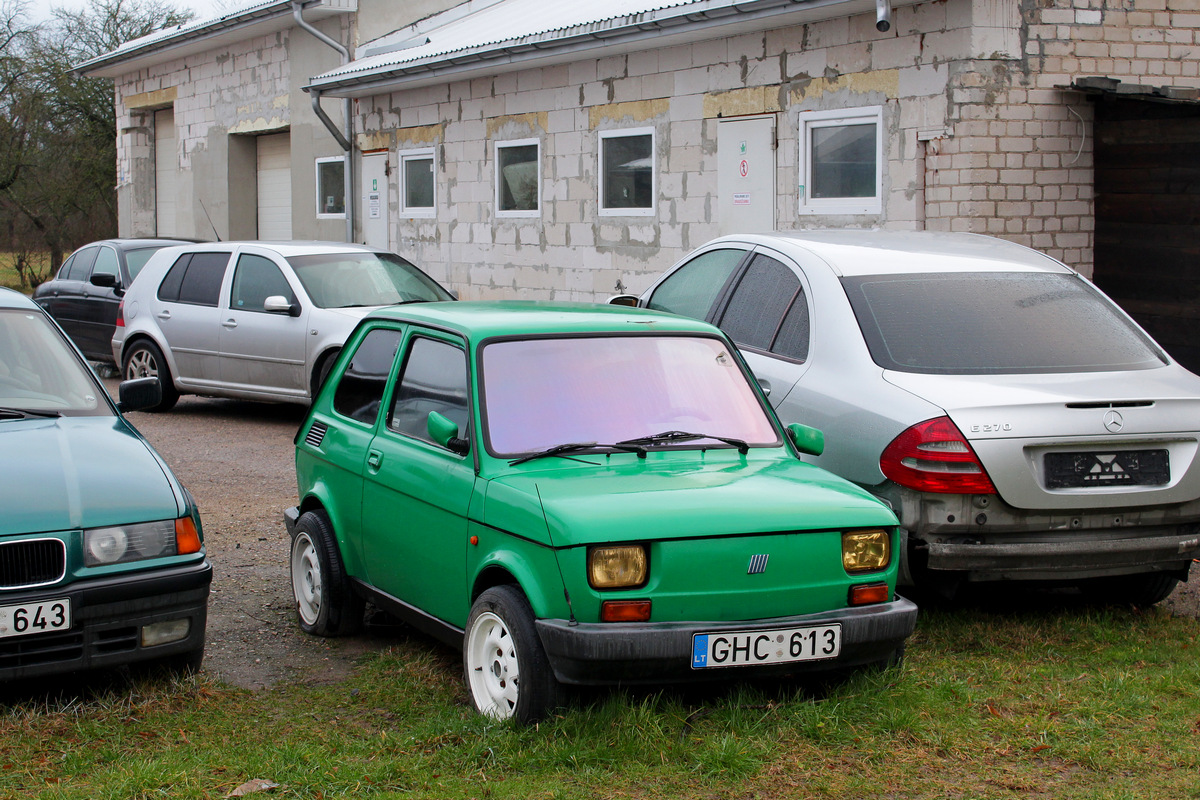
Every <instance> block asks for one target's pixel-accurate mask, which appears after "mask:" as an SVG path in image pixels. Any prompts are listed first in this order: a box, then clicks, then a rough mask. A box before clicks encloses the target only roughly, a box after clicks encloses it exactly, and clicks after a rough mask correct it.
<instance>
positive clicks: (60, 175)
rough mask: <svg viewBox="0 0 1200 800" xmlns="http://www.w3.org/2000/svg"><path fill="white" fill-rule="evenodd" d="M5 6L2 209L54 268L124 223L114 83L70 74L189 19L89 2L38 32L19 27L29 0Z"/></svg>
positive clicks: (172, 12) (123, 2)
mask: <svg viewBox="0 0 1200 800" xmlns="http://www.w3.org/2000/svg"><path fill="white" fill-rule="evenodd" d="M0 3H3V4H4V5H3V6H0V8H3V9H6V10H7V12H6V13H8V19H9V21H10V26H9V30H11V31H12V33H11V34H10V36H9V39H10V41H11V43H12V44H11V45H10V49H11V52H12V54H13V61H12V63H11V64H8V65H7V66H4V73H3V74H0V81H4V80H5V79H6V78H5V76H10V77H8V78H7V80H8V84H7V89H8V90H7V91H5V92H4V94H3V100H0V112H5V113H3V114H2V116H4V117H5V118H6V122H5V123H0V211H4V212H7V213H9V214H10V215H13V216H14V217H17V218H19V219H20V224H19V225H15V226H14V229H20V230H24V231H27V232H28V235H29V236H31V237H33V238H35V239H37V240H38V241H37V242H36V243H33V242H23V243H22V244H23V245H25V246H24V247H22V248H21V249H36V250H41V251H43V252H49V254H50V269H51V270H53V269H57V267H58V265H59V264H61V263H62V259H63V256H64V254H65V252H68V251H69V249H70V248H73V247H75V246H78V245H80V244H83V243H84V242H86V241H89V240H92V239H98V238H104V237H107V236H112V235H113V234H114V233H115V231H116V223H117V209H116V193H115V192H114V186H115V184H116V116H115V112H114V108H113V89H112V82H111V81H109V80H106V79H103V78H87V77H82V76H79V75H77V74H75V73H74V72H72V67H74V66H76V65H77V64H80V63H82V62H84V61H87V60H89V59H91V58H94V57H96V56H98V55H102V54H104V53H107V52H110V51H112V50H114V49H116V48H117V47H119V46H120V45H122V44H124V43H125V42H127V41H129V40H131V39H136V38H139V37H141V36H145V35H147V34H150V33H153V32H155V31H157V30H161V29H162V28H165V27H170V26H174V25H178V24H180V23H182V22H186V21H188V20H189V19H191V17H192V13H191V12H189V11H182V10H180V9H178V8H176V7H175V6H173V5H171V4H170V3H169V2H166V0H88V3H87V5H85V6H84V7H83V8H82V9H80V10H78V11H73V10H69V9H64V8H56V9H54V11H53V18H52V19H51V21H50V22H48V23H45V24H44V25H42V26H41V27H33V28H31V27H23V26H22V23H23V21H24V18H25V17H24V3H25V0H0ZM3 22H4V17H3V16H0V24H3ZM0 41H2V40H0ZM0 85H4V84H0Z"/></svg>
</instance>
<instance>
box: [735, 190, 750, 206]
mask: <svg viewBox="0 0 1200 800" xmlns="http://www.w3.org/2000/svg"><path fill="white" fill-rule="evenodd" d="M733 204H734V205H735V206H748V205H750V193H749V192H737V193H735V194H734V195H733Z"/></svg>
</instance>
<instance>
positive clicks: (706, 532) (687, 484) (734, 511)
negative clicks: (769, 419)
mask: <svg viewBox="0 0 1200 800" xmlns="http://www.w3.org/2000/svg"><path fill="white" fill-rule="evenodd" d="M693 455H695V456H696V459H695V460H690V459H689V462H688V463H686V464H683V463H680V461H681V460H682V459H684V458H688V457H689V456H693ZM580 458H581V459H586V460H587V461H593V460H594V461H597V462H601V463H600V464H597V465H588V464H580V463H578V462H576V463H574V464H572V466H571V467H570V468H566V467H564V464H565V462H564V461H563V460H559V459H553V460H552V461H553V462H554V467H555V468H554V469H553V470H550V469H547V470H537V471H532V472H523V473H520V474H510V475H507V476H504V477H502V478H498V479H495V480H493V481H491V482H489V485H488V489H487V499H486V501H485V504H484V508H483V517H484V519H483V521H484V522H485V523H486V524H488V525H490V526H493V527H497V528H501V529H505V530H510V531H514V532H517V533H520V534H523V535H529V536H530V537H531V538H538V539H539V540H541V537H540V536H535V534H534V532H535V531H538V530H540V531H543V532H544V531H546V530H547V528H548V529H549V532H550V537H551V539H552V542H547V544H551V543H552V544H553V545H555V546H559V547H562V546H572V545H582V544H591V543H595V542H620V541H640V540H644V539H651V538H652V539H684V538H700V537H709V536H729V535H744V534H757V533H773V532H780V531H805V530H842V529H846V528H860V527H881V526H882V527H889V526H893V525H896V524H897V522H896V518H895V516H894V515H893V514H892V512H891V511H890V510H888V508H887V507H886V506H885V505H883V504H882V503H881V502H879V501H878V500H876V499H875V498H874V497H872V496H871V495H869V494H867V493H866V492H865V491H863V490H861V489H859V488H858V487H856V486H854V485H853V484H851V483H850V482H848V481H844V480H842V479H841V478H838V477H836V476H834V475H832V474H830V473H828V472H826V471H825V470H823V469H820V468H819V467H814V466H812V465H811V464H804V463H801V462H800V461H793V460H786V461H785V460H780V459H763V460H757V459H754V458H753V456H752V457H751V458H750V459H742V458H739V457H738V456H736V455H731V456H730V457H729V459H728V460H727V461H726V460H723V459H724V458H725V457H724V455H720V456H717V455H715V454H713V453H709V455H708V457H707V459H703V458H701V457H700V456H699V455H697V454H696V453H695V451H691V452H689V453H687V454H686V455H685V454H684V453H650V454H649V455H648V456H647V458H646V459H644V460H640V459H638V458H637V457H636V456H635V455H632V454H620V455H614V456H612V457H611V458H605V457H604V456H595V457H593V456H581V457H580ZM493 509H494V511H493Z"/></svg>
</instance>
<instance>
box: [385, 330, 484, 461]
mask: <svg viewBox="0 0 1200 800" xmlns="http://www.w3.org/2000/svg"><path fill="white" fill-rule="evenodd" d="M421 342H432V343H434V344H435V345H441V346H443V347H450V348H453V349H454V350H457V351H458V352H459V353H460V354H461V355H462V365H463V378H464V379H465V382H464V385H463V389H464V392H465V395H464V397H465V402H464V409H463V410H464V411H465V412H466V415H465V420H466V424H465V425H462V426H459V431H458V435H459V438H462V439H469V438H470V429H471V419H472V417H473V416H474V411H473V403H472V399H471V358H470V355H469V354H468V351H467V346H466V342H463V341H461V340H451V339H446V338H443V337H441V336H438V335H437V333H436V332H435V331H432V330H429V329H425V328H413V329H412V330H410V331H409V332H408V335H407V336H406V337H405V339H404V341H403V342H402V344H401V347H400V350H401V352H400V353H399V355H400V358H399V359H398V362H399V363H398V364H396V365H395V366H394V367H393V370H392V374H391V376H389V378H388V388H387V391H386V392H385V394H384V403H385V406H384V407H383V408H382V409H381V410H382V411H383V414H382V415H381V417H380V420H381V422H382V426H381V429H382V430H383V431H386V432H387V433H389V434H391V435H392V436H394V437H398V438H399V439H401V440H402V441H406V442H409V443H413V442H420V443H421V444H423V445H426V446H429V447H433V448H436V449H438V450H441V451H443V452H449V453H453V452H454V451H452V450H450V449H449V448H447V447H445V446H444V445H441V444H439V443H437V442H435V441H434V440H433V438H432V436H431V435H430V434H429V432H428V430H427V429H426V428H425V427H424V426H420V428H419V430H418V432H416V433H414V432H411V431H408V430H405V429H403V428H398V427H396V426H395V425H394V424H393V420H394V419H395V414H396V402H397V399H398V397H399V396H400V392H401V387H402V385H403V384H404V381H405V379H406V378H407V377H408V370H409V366H410V364H411V363H412V358H413V352H414V350H415V349H416V348H417V347H418V346H419V345H420V343H421ZM438 413H441V412H438ZM443 416H446V418H447V419H450V417H449V416H447V415H445V414H443ZM426 417H428V414H427V415H426ZM452 421H453V420H452ZM456 455H461V454H456Z"/></svg>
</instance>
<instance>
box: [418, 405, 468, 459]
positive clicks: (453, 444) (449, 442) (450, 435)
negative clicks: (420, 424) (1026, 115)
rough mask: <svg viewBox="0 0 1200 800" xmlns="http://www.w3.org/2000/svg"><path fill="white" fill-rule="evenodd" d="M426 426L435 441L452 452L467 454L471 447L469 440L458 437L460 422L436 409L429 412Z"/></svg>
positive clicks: (461, 454)
mask: <svg viewBox="0 0 1200 800" xmlns="http://www.w3.org/2000/svg"><path fill="white" fill-rule="evenodd" d="M425 427H426V428H427V429H428V430H429V436H430V438H432V439H433V441H435V442H437V443H438V444H440V445H441V446H442V447H444V448H446V449H447V450H449V451H450V452H452V453H458V454H459V455H460V456H465V455H466V454H467V450H469V449H470V445H469V443H468V442H467V440H466V439H460V438H459V437H458V423H457V422H454V421H452V420H450V419H447V418H446V417H445V416H443V415H442V414H439V413H438V412H436V411H430V412H429V418H428V419H427V420H426V422H425Z"/></svg>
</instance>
